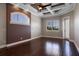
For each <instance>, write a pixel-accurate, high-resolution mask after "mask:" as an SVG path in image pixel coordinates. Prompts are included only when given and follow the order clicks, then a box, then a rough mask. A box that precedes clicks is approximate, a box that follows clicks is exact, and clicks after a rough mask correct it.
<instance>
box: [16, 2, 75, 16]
mask: <svg viewBox="0 0 79 59" xmlns="http://www.w3.org/2000/svg"><path fill="white" fill-rule="evenodd" d="M43 4H44V5H45V3H43ZM56 4H57V3H52V6H53V5H56ZM15 5H17V6H18V7H20V8H22V9H24V10H26V11H29V12H31V13H32V14H34V15H36V16H40V17H49V16H59V15H63V14H66V13H68V12H70V11H72V10H74V8H75V6H76V4H75V3H65V4H64V5H61V6H56V7H53V8H52V7H51V6H47V7H46V9H45V10H42V11H41V12H39V11H38V10H37V9H35V8H33V7H32V6H31V4H30V3H16V4H15ZM56 10H59V11H58V12H55V11H56Z"/></svg>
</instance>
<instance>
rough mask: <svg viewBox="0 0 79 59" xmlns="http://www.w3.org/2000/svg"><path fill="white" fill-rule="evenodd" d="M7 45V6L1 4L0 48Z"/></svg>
mask: <svg viewBox="0 0 79 59" xmlns="http://www.w3.org/2000/svg"><path fill="white" fill-rule="evenodd" d="M5 44H6V4H0V46H1V45H5Z"/></svg>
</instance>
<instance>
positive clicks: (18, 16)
mask: <svg viewBox="0 0 79 59" xmlns="http://www.w3.org/2000/svg"><path fill="white" fill-rule="evenodd" d="M10 17H11V18H10V19H11V20H10V24H19V25H30V18H29V17H28V16H27V15H26V14H24V13H22V12H12V13H11V14H10Z"/></svg>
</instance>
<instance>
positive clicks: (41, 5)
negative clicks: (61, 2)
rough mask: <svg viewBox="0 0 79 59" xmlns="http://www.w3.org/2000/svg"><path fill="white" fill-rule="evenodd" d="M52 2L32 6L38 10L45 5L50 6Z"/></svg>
mask: <svg viewBox="0 0 79 59" xmlns="http://www.w3.org/2000/svg"><path fill="white" fill-rule="evenodd" d="M50 5H51V3H35V4H31V6H32V7H34V8H36V9H37V10H38V11H41V10H43V9H45V7H47V6H50Z"/></svg>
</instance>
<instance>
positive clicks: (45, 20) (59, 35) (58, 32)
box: [42, 16, 62, 37]
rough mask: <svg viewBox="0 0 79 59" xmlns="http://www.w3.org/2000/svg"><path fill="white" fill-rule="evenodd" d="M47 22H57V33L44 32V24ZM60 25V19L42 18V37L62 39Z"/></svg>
mask: <svg viewBox="0 0 79 59" xmlns="http://www.w3.org/2000/svg"><path fill="white" fill-rule="evenodd" d="M48 20H59V26H60V27H59V31H47V30H46V22H47V21H48ZM61 27H62V24H61V17H59V16H58V17H50V18H42V36H51V37H62V28H61Z"/></svg>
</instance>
